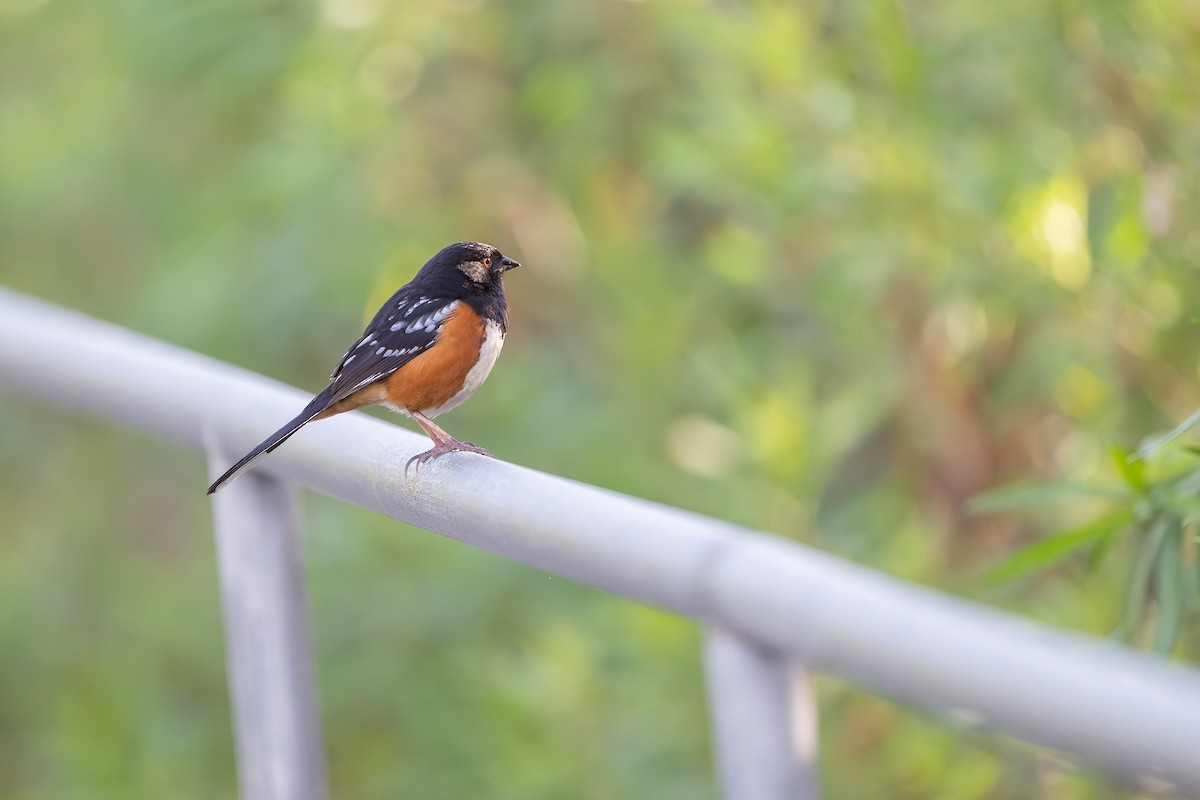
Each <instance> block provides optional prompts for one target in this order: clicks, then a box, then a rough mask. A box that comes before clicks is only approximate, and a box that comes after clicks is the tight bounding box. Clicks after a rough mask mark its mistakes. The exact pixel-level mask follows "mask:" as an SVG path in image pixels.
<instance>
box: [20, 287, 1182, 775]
mask: <svg viewBox="0 0 1200 800" xmlns="http://www.w3.org/2000/svg"><path fill="white" fill-rule="evenodd" d="M31 343H36V346H27V345H28V344H31ZM47 352H50V353H67V354H70V357H69V358H52V359H51V358H45V357H44V354H45V353H47ZM0 384H4V385H8V386H10V387H12V388H14V389H17V390H20V391H24V392H27V393H30V394H33V395H36V396H39V397H42V398H45V399H47V400H49V401H51V402H54V403H56V404H59V405H62V406H66V407H70V408H75V409H79V410H83V411H86V412H89V413H92V414H96V415H98V416H101V417H104V418H106V419H112V420H116V421H118V422H121V423H123V424H125V425H128V426H130V427H133V428H137V429H141V430H145V431H148V432H150V433H153V434H157V435H160V436H164V437H167V438H169V439H173V440H175V441H179V442H183V443H185V444H188V445H191V446H193V447H197V448H207V449H209V450H212V449H214V448H215V449H218V450H221V451H225V452H231V453H232V452H240V451H243V450H245V449H248V448H249V447H250V446H251V445H253V444H254V443H255V442H257V441H258V439H259V438H261V436H262V434H263V433H264V432H267V431H270V430H274V427H275V426H276V425H277V424H278V422H279V420H282V419H288V418H289V417H290V415H292V414H293V413H294V412H295V410H296V409H297V408H299V407H301V406H302V405H303V404H304V402H306V401H307V400H308V399H309V395H308V394H307V393H303V392H300V391H299V390H296V389H292V388H289V387H286V386H283V385H281V384H279V383H276V382H274V381H271V380H268V379H266V378H263V377H261V376H259V375H255V374H252V373H249V372H246V371H244V370H240V369H237V368H235V367H232V366H229V365H227V364H223V363H220V362H218V361H215V360H213V359H210V358H207V357H204V356H202V355H199V354H196V353H194V352H190V351H187V350H184V349H181V348H178V347H174V346H171V345H168V344H165V343H162V342H159V341H155V340H152V339H149V338H147V337H144V336H141V335H138V334H135V333H132V332H130V331H127V330H124V329H121V328H118V327H115V326H113V325H110V324H107V323H103V322H99V321H97V320H94V319H90V318H87V317H84V316H82V315H79V314H77V313H74V312H70V311H66V310H64V309H61V308H58V307H54V306H51V305H48V304H46V303H43V302H40V301H35V300H32V299H29V298H27V297H24V296H21V295H17V294H14V293H12V292H9V291H6V290H0ZM424 445H425V441H424V440H423V439H422V438H420V437H419V436H417V435H416V434H414V433H411V432H409V431H406V430H404V429H403V428H400V427H398V426H395V425H389V424H387V423H385V422H382V421H380V420H376V419H373V418H370V417H367V416H365V415H360V414H349V415H343V416H340V417H337V418H335V419H331V420H329V421H326V422H322V423H321V424H320V425H316V426H310V427H309V428H306V429H305V430H304V431H302V432H301V433H300V434H299V435H297V436H296V437H295V438H294V439H293V440H291V441H289V442H288V445H287V446H286V447H284V448H281V449H280V450H279V451H277V452H276V453H274V454H273V455H272V456H271V458H269V459H267V460H265V461H263V462H262V464H261V467H259V469H260V470H261V471H262V473H263V474H264V475H266V476H270V477H271V478H273V479H276V480H280V481H285V482H288V483H295V484H300V485H303V486H308V487H311V488H313V489H316V490H318V491H321V492H324V493H326V494H329V495H332V496H334V497H338V498H341V499H343V500H345V501H347V502H350V503H354V504H356V505H359V506H363V507H365V508H369V509H372V510H374V511H377V512H379V513H381V514H385V515H387V516H390V517H394V518H396V519H400V520H403V521H405V522H408V523H411V524H414V525H417V526H420V527H422V528H426V529H428V530H431V531H435V532H438V533H441V534H444V535H447V536H450V537H452V538H455V539H459V540H461V541H464V542H467V543H469V544H473V545H475V546H477V547H481V548H483V549H485V550H489V551H491V552H493V553H496V554H498V555H501V556H503V557H505V558H509V559H512V560H515V561H520V562H522V563H525V564H528V565H531V566H534V567H537V568H539V569H543V570H546V571H548V572H552V573H555V574H557V575H561V576H564V577H567V578H571V579H574V580H577V581H580V582H582V583H586V584H589V585H591V586H595V587H597V588H600V589H604V590H606V591H609V592H613V593H615V594H619V595H622V596H625V597H629V598H632V599H635V600H639V601H642V602H645V603H650V604H653V605H657V606H660V607H662V608H666V609H670V610H672V611H675V612H678V613H680V614H683V615H686V616H689V617H693V618H696V619H698V620H702V621H704V622H706V623H709V624H711V625H714V626H717V627H718V628H719V629H721V630H723V631H728V632H731V633H732V634H734V635H735V637H737V638H739V639H741V640H744V641H747V642H750V643H752V645H753V646H754V648H757V649H759V650H760V651H761V652H763V653H767V654H771V653H774V654H782V655H783V656H784V657H786V658H787V659H789V660H792V661H794V662H798V663H802V664H806V665H810V666H813V667H815V668H817V669H821V670H826V671H831V672H835V673H838V674H840V675H842V676H845V677H847V678H849V679H851V680H854V681H856V682H858V683H861V684H863V685H865V686H867V687H870V688H872V689H874V690H876V691H878V692H881V693H883V694H885V695H887V696H889V697H892V698H894V699H898V700H902V701H905V702H908V703H911V704H913V705H916V706H920V707H923V708H926V709H931V710H935V711H939V712H945V713H947V714H948V715H949V717H950V718H951V719H953V720H956V721H959V722H963V723H966V724H969V725H972V726H986V727H988V728H992V729H998V730H1002V731H1007V732H1010V733H1012V734H1015V735H1017V736H1019V737H1021V738H1024V739H1027V740H1029V741H1031V742H1035V743H1039V744H1043V745H1049V746H1052V747H1056V748H1060V749H1062V750H1065V751H1068V752H1071V753H1075V754H1077V755H1079V756H1082V757H1083V758H1084V759H1085V760H1087V761H1090V762H1092V763H1093V764H1095V765H1097V766H1100V767H1102V768H1103V769H1105V770H1106V771H1109V772H1111V773H1115V774H1117V775H1120V776H1123V777H1125V778H1127V779H1131V780H1137V779H1140V778H1152V779H1155V780H1156V781H1158V782H1162V781H1165V782H1167V783H1170V784H1173V785H1174V786H1176V787H1178V788H1179V789H1182V790H1184V791H1186V792H1190V793H1196V794H1200V758H1198V757H1197V755H1196V754H1197V750H1196V742H1197V741H1200V677H1198V675H1197V674H1196V673H1195V672H1192V671H1189V670H1185V669H1182V668H1180V667H1177V666H1173V665H1171V664H1168V663H1167V662H1165V661H1163V660H1161V659H1157V658H1154V657H1151V656H1148V655H1144V654H1141V653H1135V652H1132V651H1130V650H1127V649H1124V648H1121V647H1119V646H1117V645H1115V644H1112V643H1110V642H1106V641H1100V640H1095V639H1090V638H1087V637H1083V636H1078V635H1074V634H1070V633H1064V632H1061V631H1056V630H1051V629H1049V628H1046V627H1043V626H1040V625H1036V624H1034V623H1031V622H1028V621H1026V620H1024V619H1021V618H1018V617H1015V616H1012V615H1009V614H1004V613H1001V612H998V611H995V610H992V609H989V608H985V607H981V606H978V605H975V604H972V603H969V602H965V601H962V600H959V599H956V598H953V597H950V596H947V595H944V594H941V593H938V592H935V591H931V590H929V589H925V588H922V587H920V586H915V585H912V584H907V583H904V582H902V581H899V580H896V579H893V578H889V577H887V576H886V575H883V574H880V573H878V572H875V571H872V570H869V569H866V568H863V567H861V566H858V565H855V564H852V563H848V562H846V561H843V560H840V559H838V558H834V557H832V556H829V555H826V554H824V553H821V552H818V551H816V550H814V549H812V548H809V547H806V546H804V545H801V544H797V543H794V542H791V541H786V540H783V539H781V538H779V537H775V536H771V535H767V534H761V533H756V532H752V531H749V530H745V529H742V528H738V527H736V526H733V525H730V524H727V523H724V522H720V521H717V520H714V519H710V518H706V517H703V516H699V515H697V514H693V513H689V512H686V511H681V510H679V509H675V508H669V507H666V506H662V505H659V504H656V503H652V502H648V501H645V500H639V499H635V498H632V497H627V496H623V495H619V494H616V493H613V492H609V491H606V490H603V489H598V488H595V487H591V486H586V485H583V484H580V483H577V482H574V481H570V480H565V479H563V478H558V477H554V476H551V475H546V474H543V473H539V472H535V471H533V470H529V469H525V468H522V467H519V466H516V465H513V464H508V463H505V462H503V461H494V460H490V459H481V458H471V457H464V458H446V459H441V460H439V461H436V462H433V463H431V464H429V465H427V466H426V467H424V468H423V469H422V470H421V471H420V473H419V475H417V476H415V477H410V478H406V477H405V475H404V463H405V461H406V460H407V459H408V458H409V457H410V456H411V455H413V454H415V453H416V452H419V451H420V450H421V449H424ZM202 489H203V487H202V486H199V484H198V485H197V491H201V490H202ZM218 497H220V495H218Z"/></svg>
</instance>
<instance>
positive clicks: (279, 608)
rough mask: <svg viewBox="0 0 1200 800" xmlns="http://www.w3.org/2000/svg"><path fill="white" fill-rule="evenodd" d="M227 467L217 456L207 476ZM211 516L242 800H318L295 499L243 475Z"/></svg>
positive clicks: (320, 754)
mask: <svg viewBox="0 0 1200 800" xmlns="http://www.w3.org/2000/svg"><path fill="white" fill-rule="evenodd" d="M229 461H230V459H229V456H228V454H227V453H221V452H219V451H217V450H215V449H214V451H213V453H212V455H211V457H210V460H209V473H210V475H211V477H213V478H216V477H217V476H218V475H220V474H221V473H222V472H223V471H224V470H225V466H226V465H227V464H228V463H229ZM213 515H214V518H215V528H216V542H217V566H218V569H219V571H220V580H221V599H222V603H223V606H224V612H225V640H226V660H227V661H228V665H229V683H230V690H231V693H232V695H233V712H234V713H233V717H234V738H235V740H236V742H237V756H238V783H239V785H240V789H241V797H242V800H324V798H325V797H327V795H328V792H327V790H326V776H325V756H324V751H323V748H322V745H321V730H320V719H319V714H318V711H317V692H316V681H315V678H314V666H313V656H312V639H311V633H310V629H309V620H308V607H307V603H306V602H305V592H304V574H303V567H302V565H301V555H300V509H299V503H298V499H297V493H296V491H295V489H294V488H292V487H290V486H286V485H284V484H283V483H280V482H279V481H277V480H275V479H273V478H271V477H269V476H266V475H262V474H250V475H245V476H243V479H242V480H240V481H238V482H236V483H234V484H233V485H231V486H230V487H229V488H228V489H226V490H225V491H223V492H220V493H219V494H217V495H215V496H214V497H213Z"/></svg>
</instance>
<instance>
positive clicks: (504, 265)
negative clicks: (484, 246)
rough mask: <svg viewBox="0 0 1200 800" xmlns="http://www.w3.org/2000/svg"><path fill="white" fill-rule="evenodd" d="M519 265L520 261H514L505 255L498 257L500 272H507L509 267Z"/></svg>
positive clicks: (512, 267) (514, 267)
mask: <svg viewBox="0 0 1200 800" xmlns="http://www.w3.org/2000/svg"><path fill="white" fill-rule="evenodd" d="M519 266H521V264H520V262H518V261H514V260H513V259H511V258H509V257H508V256H505V257H504V258H502V259H500V271H501V272H508V271H509V270H510V269H516V268H517V267H519Z"/></svg>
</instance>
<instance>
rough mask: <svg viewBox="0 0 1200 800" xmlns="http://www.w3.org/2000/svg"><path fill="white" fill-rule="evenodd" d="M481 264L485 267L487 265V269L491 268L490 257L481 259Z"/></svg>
mask: <svg viewBox="0 0 1200 800" xmlns="http://www.w3.org/2000/svg"><path fill="white" fill-rule="evenodd" d="M483 265H484V266H485V267H487V268H488V269H491V268H492V259H491V258H490V257H489V258H485V259H484V260H483Z"/></svg>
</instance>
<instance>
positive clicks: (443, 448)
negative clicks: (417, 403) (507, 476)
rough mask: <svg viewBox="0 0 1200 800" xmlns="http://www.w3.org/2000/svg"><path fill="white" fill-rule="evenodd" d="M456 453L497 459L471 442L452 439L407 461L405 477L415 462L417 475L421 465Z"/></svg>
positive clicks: (439, 443)
mask: <svg viewBox="0 0 1200 800" xmlns="http://www.w3.org/2000/svg"><path fill="white" fill-rule="evenodd" d="M455 452H459V453H475V454H476V455H481V456H487V457H488V458H495V456H494V455H492V454H491V453H489V452H488V451H487V450H484V449H483V448H482V447H476V446H475V445H473V444H471V443H470V442H460V441H458V440H457V439H451V440H450V441H447V442H438V443H437V444H435V445H434V446H433V447H431V448H429V449H428V450H426V451H425V452H424V453H418V454H417V455H415V456H413V457H412V458H410V459H409V460H408V461H406V462H405V463H404V477H406V478H407V477H408V470H409V468H411V467H412V465H413V463H414V462H416V465H417V468H416V469H415V470H414V474H415V473H417V472H420V471H421V465H422V464H424V463H425V462H427V461H433V460H434V459H435V458H440V457H441V456H444V455H446V453H455Z"/></svg>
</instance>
